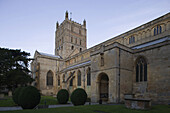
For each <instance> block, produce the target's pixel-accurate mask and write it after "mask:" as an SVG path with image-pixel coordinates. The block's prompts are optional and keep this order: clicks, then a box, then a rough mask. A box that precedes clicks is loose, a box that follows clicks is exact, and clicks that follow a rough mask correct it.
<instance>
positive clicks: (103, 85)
mask: <svg viewBox="0 0 170 113" xmlns="http://www.w3.org/2000/svg"><path fill="white" fill-rule="evenodd" d="M99 85H100V86H99V87H100V99H101V100H102V101H108V93H109V78H108V76H107V75H106V74H102V75H101V77H100V84H99Z"/></svg>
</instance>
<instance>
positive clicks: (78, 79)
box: [77, 70, 81, 86]
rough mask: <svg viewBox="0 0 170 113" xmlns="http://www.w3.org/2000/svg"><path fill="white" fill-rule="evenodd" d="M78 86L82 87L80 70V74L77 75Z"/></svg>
mask: <svg viewBox="0 0 170 113" xmlns="http://www.w3.org/2000/svg"><path fill="white" fill-rule="evenodd" d="M77 85H78V86H81V72H80V70H78V73H77Z"/></svg>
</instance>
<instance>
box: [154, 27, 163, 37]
mask: <svg viewBox="0 0 170 113" xmlns="http://www.w3.org/2000/svg"><path fill="white" fill-rule="evenodd" d="M161 33H162V27H161V26H160V25H157V26H156V27H155V28H154V36H155V35H158V34H161Z"/></svg>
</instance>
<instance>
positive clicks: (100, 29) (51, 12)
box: [0, 0, 170, 57]
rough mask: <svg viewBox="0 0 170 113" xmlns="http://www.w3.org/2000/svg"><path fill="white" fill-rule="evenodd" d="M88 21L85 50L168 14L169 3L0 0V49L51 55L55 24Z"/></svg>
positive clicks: (154, 0)
mask: <svg viewBox="0 0 170 113" xmlns="http://www.w3.org/2000/svg"><path fill="white" fill-rule="evenodd" d="M66 10H68V11H69V12H72V20H74V21H76V22H78V23H83V20H84V19H86V21H87V47H88V48H89V47H92V46H94V45H96V44H99V43H101V42H103V41H105V40H107V39H110V38H112V37H114V36H117V35H119V34H121V33H124V32H126V31H128V30H130V29H133V28H135V27H138V26H139V25H142V24H144V23H146V22H149V21H151V20H153V19H155V18H157V17H159V16H162V15H164V14H166V13H168V12H170V0H0V47H4V48H11V49H21V50H22V51H26V52H30V53H31V57H33V55H34V52H35V50H38V51H40V52H45V53H49V54H54V48H55V43H54V42H55V35H54V32H55V28H56V27H55V25H56V22H57V21H59V23H61V22H62V21H63V20H64V15H65V11H66Z"/></svg>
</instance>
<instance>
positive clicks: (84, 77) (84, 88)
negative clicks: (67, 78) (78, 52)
mask: <svg viewBox="0 0 170 113" xmlns="http://www.w3.org/2000/svg"><path fill="white" fill-rule="evenodd" d="M85 77H86V70H85V67H84V78H83V79H84V80H83V82H84V90H85V81H86V78H85Z"/></svg>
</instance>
